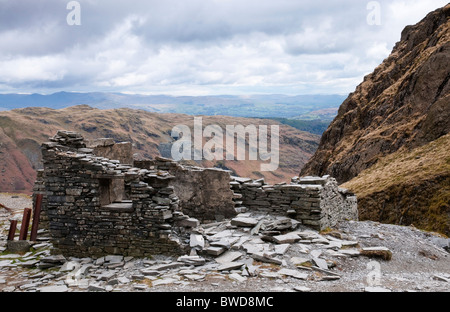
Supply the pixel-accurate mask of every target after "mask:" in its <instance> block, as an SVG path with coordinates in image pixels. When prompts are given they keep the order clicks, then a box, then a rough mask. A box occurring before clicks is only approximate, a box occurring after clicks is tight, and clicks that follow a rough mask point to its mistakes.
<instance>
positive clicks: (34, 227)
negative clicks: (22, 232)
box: [30, 194, 42, 241]
mask: <svg viewBox="0 0 450 312" xmlns="http://www.w3.org/2000/svg"><path fill="white" fill-rule="evenodd" d="M41 206H42V194H37V195H36V205H35V206H34V213H33V223H32V224H31V234H30V241H35V240H36V237H37V231H38V228H39V218H40V216H41Z"/></svg>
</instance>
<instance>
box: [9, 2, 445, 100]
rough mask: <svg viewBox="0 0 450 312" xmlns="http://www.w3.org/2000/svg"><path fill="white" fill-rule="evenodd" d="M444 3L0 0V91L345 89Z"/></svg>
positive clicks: (306, 91) (331, 91) (277, 91)
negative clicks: (404, 32)
mask: <svg viewBox="0 0 450 312" xmlns="http://www.w3.org/2000/svg"><path fill="white" fill-rule="evenodd" d="M447 3H448V0H444V1H441V0H380V1H365V0H341V1H338V0H327V1H325V0H306V1H299V0H158V1H154V0H142V1H137V0H128V1H115V0H108V1H106V0H79V1H68V0H67V1H66V0H43V1H36V0H0V93H42V94H49V93H54V92H58V91H68V92H96V91H99V92H100V91H101V92H122V93H138V94H169V95H192V96H194V95H218V94H232V95H245V94H287V95H299V94H343V95H345V94H348V93H350V92H353V91H354V90H355V88H356V86H357V85H358V84H359V83H361V82H362V80H363V77H364V76H365V75H367V74H369V73H370V72H372V71H373V70H374V68H375V67H376V66H377V65H379V64H380V63H381V62H382V61H383V59H385V58H386V57H387V56H389V54H390V52H391V51H392V48H393V47H394V45H395V43H396V42H397V41H399V40H400V35H401V31H402V30H403V28H404V27H405V26H407V25H411V24H415V23H417V22H419V21H420V20H421V19H422V18H424V17H425V16H426V14H428V13H429V12H431V11H433V10H435V9H437V8H439V7H443V6H444V5H446V4H447Z"/></svg>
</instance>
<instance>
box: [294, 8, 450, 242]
mask: <svg viewBox="0 0 450 312" xmlns="http://www.w3.org/2000/svg"><path fill="white" fill-rule="evenodd" d="M449 16H450V4H448V5H446V6H445V7H443V8H441V9H438V10H436V11H434V12H431V13H430V14H428V15H427V16H426V17H425V18H424V19H423V20H422V21H421V22H419V23H418V24H416V25H414V26H408V27H406V28H405V29H404V30H403V32H402V36H401V41H400V42H398V43H397V44H396V45H395V47H394V49H393V51H392V54H391V55H390V56H389V57H388V58H387V59H386V60H384V62H383V63H382V64H381V65H380V66H378V67H377V68H376V69H375V71H374V72H373V73H372V74H370V75H368V76H366V77H365V78H364V81H363V82H362V83H361V84H360V85H359V86H358V87H357V88H356V91H355V92H354V93H352V94H350V96H349V97H348V98H347V99H346V100H345V101H344V103H343V104H342V105H341V107H340V109H339V113H338V116H337V117H336V119H335V120H334V121H333V122H332V123H331V125H330V126H329V128H328V129H327V131H326V132H325V133H324V135H323V137H322V139H321V143H320V146H319V148H318V150H317V152H316V154H315V155H314V156H313V157H312V158H311V159H310V161H309V162H308V163H307V164H306V165H305V167H304V168H303V169H302V171H301V175H324V174H329V175H332V176H333V177H335V178H336V179H337V180H338V182H339V183H344V182H347V183H345V184H344V185H343V187H345V188H348V189H350V190H351V191H353V192H355V193H356V195H357V196H358V209H359V217H360V219H361V220H367V219H370V220H375V221H380V222H388V223H395V224H403V225H410V224H414V225H415V226H419V227H420V228H422V229H426V230H434V231H440V232H442V233H445V234H447V235H448V234H449V233H450V232H449V229H450V206H449V198H450V190H449V188H448V181H449V180H450V159H449V157H448V145H446V142H448V133H449V130H450V123H449V119H450V21H449Z"/></svg>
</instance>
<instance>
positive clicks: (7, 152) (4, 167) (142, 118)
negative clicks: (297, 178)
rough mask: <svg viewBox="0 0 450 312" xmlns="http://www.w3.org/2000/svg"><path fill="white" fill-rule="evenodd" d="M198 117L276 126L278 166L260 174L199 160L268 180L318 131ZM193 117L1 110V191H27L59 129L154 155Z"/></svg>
mask: <svg viewBox="0 0 450 312" xmlns="http://www.w3.org/2000/svg"><path fill="white" fill-rule="evenodd" d="M202 118H203V127H205V126H207V125H211V124H214V125H218V126H220V127H221V128H222V129H224V130H225V127H226V125H243V126H247V125H255V126H257V127H258V125H280V146H279V155H280V166H279V169H278V170H276V171H274V172H260V171H261V170H260V165H261V163H262V161H260V160H256V161H250V160H244V161H227V160H224V161H212V162H209V161H202V162H201V164H200V165H203V166H207V167H212V166H218V167H221V168H226V169H230V170H232V171H234V172H235V174H238V175H241V176H246V177H252V178H261V177H265V178H266V181H268V182H271V183H277V182H281V181H286V180H287V181H288V180H289V179H290V178H291V177H292V176H294V175H296V172H297V170H298V168H299V167H302V166H303V165H304V164H305V163H306V162H307V161H308V159H309V158H310V157H311V156H312V155H313V153H314V152H315V150H316V148H317V146H318V142H319V136H317V135H314V134H310V133H307V132H302V131H299V130H296V129H294V128H292V127H289V126H287V125H281V124H280V123H278V122H276V121H273V120H265V119H251V118H240V117H227V116H202ZM193 119H194V117H193V116H188V115H183V114H158V113H151V112H147V111H143V110H134V109H128V108H121V109H109V110H100V109H96V108H92V107H89V106H87V105H79V106H73V107H69V108H64V109H58V110H55V109H50V108H42V107H33V108H23V109H15V110H12V111H3V112H0V142H1V143H0V192H6V191H10V192H17V191H30V190H31V189H32V186H33V183H34V179H35V174H36V173H35V169H38V168H40V166H41V164H40V161H41V152H40V145H41V143H42V142H46V141H48V138H49V137H50V136H53V135H55V134H56V132H57V131H58V130H60V129H65V130H71V131H77V132H80V133H81V134H83V136H84V137H85V138H87V139H95V138H104V137H108V138H112V139H114V140H115V141H116V142H123V141H129V142H132V143H133V152H134V153H136V157H138V158H153V157H155V156H158V155H160V154H161V153H160V150H161V149H164V147H166V149H167V146H166V145H165V144H167V143H170V142H171V141H173V140H172V138H171V137H170V135H169V134H170V133H171V130H172V128H173V127H174V126H175V125H187V126H189V127H190V128H191V129H192V128H193ZM269 131H270V127H269ZM191 132H192V133H193V131H192V130H191ZM206 140H208V139H206V138H205V141H206ZM247 144H248V140H247ZM268 148H269V149H270V142H268ZM247 149H248V146H247ZM169 151H170V149H169ZM299 154H300V157H298V155H299ZM246 159H248V157H246ZM193 164H194V163H193ZM195 164H197V163H195ZM197 165H198V164H197Z"/></svg>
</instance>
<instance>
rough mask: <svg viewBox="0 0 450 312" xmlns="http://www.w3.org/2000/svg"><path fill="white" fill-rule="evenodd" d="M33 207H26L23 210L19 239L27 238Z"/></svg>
mask: <svg viewBox="0 0 450 312" xmlns="http://www.w3.org/2000/svg"><path fill="white" fill-rule="evenodd" d="M30 217H31V208H25V209H24V211H23V218H22V225H21V226H20V235H19V240H27V235H28V226H29V225H30Z"/></svg>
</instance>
